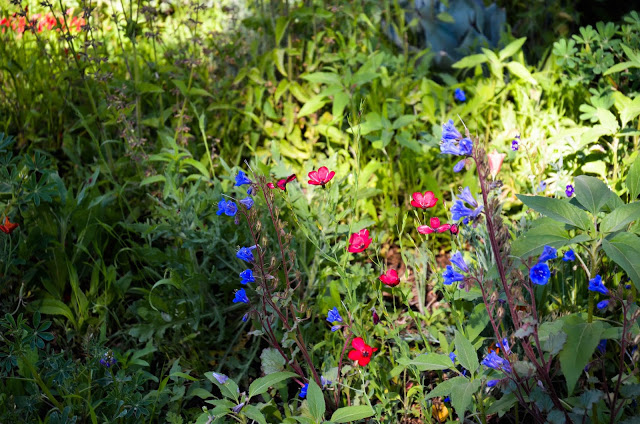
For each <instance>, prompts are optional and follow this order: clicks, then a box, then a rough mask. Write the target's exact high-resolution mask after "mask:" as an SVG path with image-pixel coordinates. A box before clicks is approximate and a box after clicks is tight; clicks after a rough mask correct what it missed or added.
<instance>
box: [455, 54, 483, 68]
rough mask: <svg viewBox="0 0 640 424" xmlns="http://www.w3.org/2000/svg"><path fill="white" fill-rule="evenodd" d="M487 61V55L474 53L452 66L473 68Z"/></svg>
mask: <svg viewBox="0 0 640 424" xmlns="http://www.w3.org/2000/svg"><path fill="white" fill-rule="evenodd" d="M486 61H487V56H485V55H483V54H472V55H470V56H467V57H463V58H462V59H460V60H459V61H457V62H456V63H454V64H453V65H451V66H452V67H454V68H457V69H463V68H473V67H475V66H477V65H480V64H481V63H485V62H486Z"/></svg>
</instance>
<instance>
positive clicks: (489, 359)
mask: <svg viewBox="0 0 640 424" xmlns="http://www.w3.org/2000/svg"><path fill="white" fill-rule="evenodd" d="M481 364H482V365H484V366H485V367H487V368H492V369H494V370H497V371H500V370H502V371H504V372H506V373H510V372H511V366H510V365H509V362H508V361H507V360H505V359H502V358H501V357H500V356H498V355H497V354H496V353H495V352H489V354H488V355H487V356H485V357H484V359H483V360H482V362H481Z"/></svg>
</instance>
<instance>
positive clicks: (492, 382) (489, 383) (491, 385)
mask: <svg viewBox="0 0 640 424" xmlns="http://www.w3.org/2000/svg"><path fill="white" fill-rule="evenodd" d="M499 382H500V380H489V381H487V387H494V386H495V385H496V384H498V383H499Z"/></svg>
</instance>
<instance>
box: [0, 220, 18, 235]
mask: <svg viewBox="0 0 640 424" xmlns="http://www.w3.org/2000/svg"><path fill="white" fill-rule="evenodd" d="M18 225H19V224H14V223H13V222H10V221H9V217H8V216H6V217H5V218H4V225H0V231H2V232H3V233H5V234H11V233H12V232H13V230H15V229H16V228H18Z"/></svg>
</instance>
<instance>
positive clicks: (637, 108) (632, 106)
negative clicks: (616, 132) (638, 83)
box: [620, 95, 640, 128]
mask: <svg viewBox="0 0 640 424" xmlns="http://www.w3.org/2000/svg"><path fill="white" fill-rule="evenodd" d="M638 115H640V95H638V96H636V98H635V99H633V101H631V102H630V103H629V104H628V105H626V106H625V107H624V108H622V110H621V111H620V122H621V123H622V128H624V127H626V126H627V122H631V121H632V120H634V119H636V117H637V116H638Z"/></svg>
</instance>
